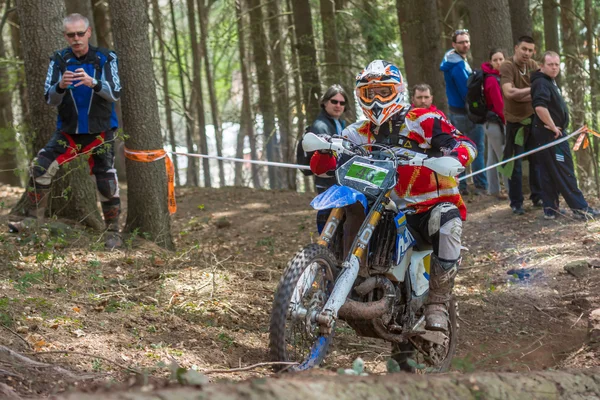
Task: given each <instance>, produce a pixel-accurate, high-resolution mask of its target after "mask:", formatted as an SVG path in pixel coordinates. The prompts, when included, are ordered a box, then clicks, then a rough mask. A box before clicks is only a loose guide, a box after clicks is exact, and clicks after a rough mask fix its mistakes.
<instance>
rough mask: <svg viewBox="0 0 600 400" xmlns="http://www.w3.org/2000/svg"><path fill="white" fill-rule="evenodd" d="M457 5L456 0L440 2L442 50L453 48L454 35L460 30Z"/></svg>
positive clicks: (439, 0) (441, 0) (442, 0)
mask: <svg viewBox="0 0 600 400" xmlns="http://www.w3.org/2000/svg"><path fill="white" fill-rule="evenodd" d="M456 3H457V1H456V0H438V12H439V18H440V24H441V25H440V32H441V34H442V49H451V48H452V34H453V33H454V31H455V30H456V29H457V28H458V7H457V5H456ZM507 50H508V49H507Z"/></svg>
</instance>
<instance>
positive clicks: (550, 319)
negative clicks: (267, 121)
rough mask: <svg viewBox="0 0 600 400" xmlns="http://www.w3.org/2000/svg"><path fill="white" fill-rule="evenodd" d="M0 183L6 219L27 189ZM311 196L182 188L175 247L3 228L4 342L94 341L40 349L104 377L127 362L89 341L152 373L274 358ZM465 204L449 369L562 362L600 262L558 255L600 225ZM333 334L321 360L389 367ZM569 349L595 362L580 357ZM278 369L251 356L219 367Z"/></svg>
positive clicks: (306, 239) (49, 385) (308, 234)
mask: <svg viewBox="0 0 600 400" xmlns="http://www.w3.org/2000/svg"><path fill="white" fill-rule="evenodd" d="M0 192H1V193H0V197H2V198H3V200H4V202H5V204H4V208H2V209H1V215H0V223H2V225H3V226H6V225H5V222H6V218H7V217H6V214H7V213H8V208H9V207H10V206H11V205H12V204H14V203H15V202H16V200H17V198H18V196H19V193H20V190H14V189H12V188H7V187H0ZM311 197H312V196H311V195H310V194H298V193H290V192H276V191H275V192H267V191H254V190H250V189H233V188H226V189H221V190H217V189H179V190H178V192H177V200H178V206H179V210H178V212H177V214H176V215H175V218H174V223H173V232H174V237H175V239H176V242H177V248H178V251H177V253H168V254H167V253H164V252H163V251H162V250H161V249H159V248H157V247H155V246H154V245H152V244H149V243H148V242H145V241H143V240H140V239H133V238H126V239H127V240H126V242H127V248H126V249H124V250H123V251H119V252H115V253H106V252H103V251H100V246H99V243H100V241H99V240H100V238H99V235H98V234H94V233H90V232H83V231H81V230H74V231H73V232H72V234H71V236H69V237H68V238H65V240H59V239H57V238H56V237H54V236H52V235H48V234H47V233H44V232H40V233H39V234H38V235H36V236H35V237H18V236H13V235H9V234H8V233H5V232H3V233H2V234H0V259H2V260H3V262H2V267H1V269H0V288H1V290H2V292H1V294H0V321H1V322H2V323H3V324H5V325H7V326H8V327H10V329H11V330H12V331H13V332H12V333H11V332H10V331H8V330H7V329H0V342H1V343H3V344H6V345H8V346H9V347H10V348H12V349H13V350H16V351H20V352H32V351H55V350H66V351H69V350H70V351H77V352H82V353H86V354H89V355H90V356H82V355H66V356H65V355H61V354H52V355H46V356H43V358H39V359H40V360H43V361H45V362H51V363H59V364H60V365H62V366H63V367H65V368H68V369H70V370H72V371H78V373H83V372H90V373H96V374H104V375H102V376H100V379H97V380H96V382H102V381H106V380H107V379H110V378H114V379H117V380H119V381H122V380H123V379H124V376H125V374H126V371H125V370H124V369H123V368H121V367H116V366H115V365H113V364H111V363H109V362H107V361H104V360H100V359H97V358H94V357H93V355H94V354H95V355H101V356H103V357H107V358H109V359H111V360H114V361H116V362H118V363H119V364H120V365H121V366H131V367H135V368H138V369H147V370H148V372H149V373H150V376H153V377H165V376H168V374H169V371H168V368H164V367H163V363H170V362H171V361H172V360H176V361H177V362H178V363H179V364H180V365H182V366H184V367H192V366H194V365H195V366H197V367H198V369H201V370H202V369H213V368H232V367H238V366H240V365H250V364H254V363H257V362H261V361H265V359H266V353H267V343H268V334H267V328H268V320H269V312H270V304H271V300H272V294H273V291H274V289H275V286H276V284H277V281H278V279H279V277H280V275H281V272H282V269H283V267H284V266H285V264H286V262H287V260H288V259H289V258H290V257H291V256H292V254H293V253H294V252H295V251H296V250H297V249H298V248H299V247H300V246H302V245H304V244H306V243H310V241H311V239H312V238H314V235H315V232H314V231H315V229H314V215H315V213H314V212H313V211H312V210H311V209H310V208H309V207H308V203H309V202H310V199H311ZM468 207H469V217H468V221H467V222H466V224H465V228H464V245H465V246H466V247H468V248H469V251H468V252H466V253H465V254H464V261H463V264H462V271H461V273H460V274H459V278H458V281H457V287H456V294H457V296H458V299H459V302H460V303H459V304H460V315H461V320H460V323H461V337H460V343H459V348H458V354H457V357H456V362H455V369H456V370H458V371H471V370H477V371H528V370H540V369H546V368H560V367H561V366H562V365H564V363H565V361H564V360H565V358H566V357H567V356H568V355H569V354H572V353H574V352H576V351H577V350H578V349H580V348H581V346H582V344H583V342H584V341H585V333H586V323H587V313H588V312H589V311H590V310H592V309H594V308H598V307H600V298H599V294H598V291H597V288H598V284H599V283H600V268H590V269H589V272H588V275H587V276H585V277H583V278H580V279H577V278H575V277H573V276H571V275H568V274H566V273H565V272H564V270H563V266H564V265H565V264H567V263H568V262H570V261H574V260H582V259H585V260H593V259H597V258H600V222H592V223H584V222H579V221H574V220H572V219H570V218H559V219H557V220H554V221H546V220H544V219H543V218H542V212H541V210H539V209H532V208H527V207H526V209H527V211H528V212H527V213H526V214H525V215H524V216H514V215H513V214H512V213H511V211H510V208H509V207H508V205H507V204H505V203H499V202H498V201H497V200H493V199H491V198H488V197H485V196H484V197H479V198H475V199H473V201H471V202H469V203H468ZM100 244H101V243H100ZM515 269H516V270H517V271H514V272H516V273H513V274H508V273H507V272H508V271H510V270H515ZM519 269H521V270H522V271H519ZM523 271H524V272H525V273H527V274H529V276H524V274H523V273H522V272H523ZM518 273H521V276H522V278H523V279H519V277H518V276H519V274H518ZM336 333H337V337H336V340H335V342H334V343H335V344H334V349H333V352H332V354H331V355H330V356H329V357H328V359H327V361H326V364H325V366H324V368H325V369H329V370H333V371H335V370H336V369H337V368H338V367H348V366H349V365H350V364H351V363H352V361H353V360H354V359H355V358H356V357H359V356H360V357H361V358H363V359H364V360H365V364H366V368H367V369H368V370H369V371H370V372H372V373H382V372H385V362H386V358H387V356H388V354H389V346H388V345H387V344H385V343H384V342H382V341H378V340H373V339H362V338H358V337H356V336H355V335H354V334H353V332H352V331H351V330H350V329H348V328H345V327H344V326H339V327H338V328H337V332H336ZM17 335H18V336H20V338H19V337H17ZM21 339H24V340H21ZM25 342H27V344H26V343H25ZM582 360H583V361H582ZM0 361H1V360H0ZM161 362H162V363H161ZM568 362H569V363H570V364H569V366H580V367H587V366H591V365H592V364H593V363H596V365H598V364H599V363H600V362H599V361H598V360H588V361H586V359H585V357H584V358H583V359H581V358H579V359H576V360H572V359H571V360H569V361H568ZM582 363H583V364H585V365H582ZM15 372H16V373H17V374H18V375H21V377H22V378H23V379H20V378H18V377H11V378H6V376H4V375H1V374H0V382H4V383H7V384H8V385H9V386H11V387H14V388H16V389H18V391H19V392H20V393H31V392H33V393H35V392H41V393H46V394H47V393H50V392H51V391H52V390H61V389H62V388H64V387H65V386H66V384H65V383H64V382H62V383H61V382H59V381H58V379H57V378H56V376H53V375H52V374H40V375H39V376H35V375H32V374H31V373H24V370H22V369H21V370H19V368H16V369H15ZM19 372H20V373H19ZM268 374H270V371H269V370H268V369H256V370H253V371H250V372H244V373H238V374H212V375H211V377H214V378H219V377H227V378H230V379H245V378H248V377H251V376H260V375H268Z"/></svg>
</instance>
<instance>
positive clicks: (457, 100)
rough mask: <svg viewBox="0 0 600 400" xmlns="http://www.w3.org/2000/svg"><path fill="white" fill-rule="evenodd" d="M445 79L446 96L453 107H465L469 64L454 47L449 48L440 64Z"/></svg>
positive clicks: (469, 72)
mask: <svg viewBox="0 0 600 400" xmlns="http://www.w3.org/2000/svg"><path fill="white" fill-rule="evenodd" d="M440 71H444V80H445V81H446V97H448V104H449V105H450V107H453V108H460V109H463V110H464V109H465V98H466V97H467V80H468V79H469V75H471V72H472V70H471V66H470V65H469V63H468V62H467V60H465V59H464V58H462V57H461V56H460V54H458V53H457V52H456V51H455V50H454V49H452V50H449V51H448V52H447V53H446V54H445V55H444V59H443V60H442V63H441V64H440Z"/></svg>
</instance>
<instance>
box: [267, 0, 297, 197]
mask: <svg viewBox="0 0 600 400" xmlns="http://www.w3.org/2000/svg"><path fill="white" fill-rule="evenodd" d="M280 1H281V0H275V1H273V2H271V3H270V4H269V6H268V7H267V19H268V20H269V36H270V48H271V65H272V66H273V76H274V81H273V84H274V85H275V93H277V96H276V98H277V101H276V102H275V105H276V109H275V111H276V112H277V123H278V125H279V137H280V139H281V160H282V161H283V162H287V163H291V162H294V155H295V154H296V152H295V151H294V150H295V149H292V147H291V146H290V142H293V140H290V139H291V138H292V137H293V135H292V127H291V121H290V96H289V89H288V73H287V68H286V66H285V59H284V51H283V49H284V45H285V42H284V41H283V36H282V35H281V27H280V21H279V18H281V16H280V13H281V8H280V5H279V2H280ZM279 172H280V175H279V176H280V177H282V178H283V179H282V182H281V184H282V187H284V188H287V189H292V190H296V170H295V169H291V168H280V169H279Z"/></svg>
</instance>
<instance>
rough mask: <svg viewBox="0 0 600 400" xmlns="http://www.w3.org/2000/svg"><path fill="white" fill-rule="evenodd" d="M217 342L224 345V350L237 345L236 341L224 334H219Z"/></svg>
mask: <svg viewBox="0 0 600 400" xmlns="http://www.w3.org/2000/svg"><path fill="white" fill-rule="evenodd" d="M217 340H218V341H219V342H221V343H222V346H223V350H227V349H228V348H230V347H231V346H232V345H233V344H234V343H235V340H234V339H233V338H232V337H231V336H229V335H228V334H226V333H224V332H223V333H219V335H218V336H217Z"/></svg>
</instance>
